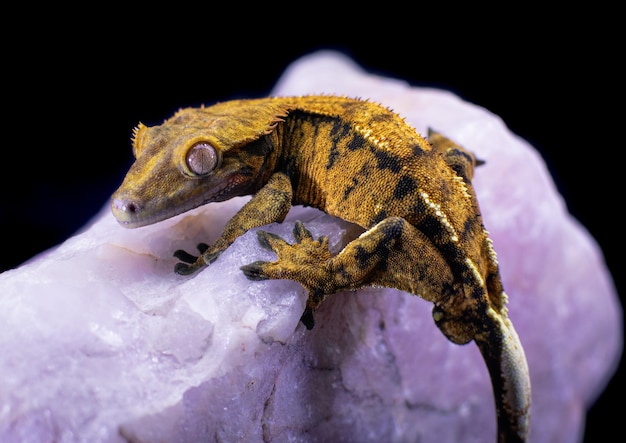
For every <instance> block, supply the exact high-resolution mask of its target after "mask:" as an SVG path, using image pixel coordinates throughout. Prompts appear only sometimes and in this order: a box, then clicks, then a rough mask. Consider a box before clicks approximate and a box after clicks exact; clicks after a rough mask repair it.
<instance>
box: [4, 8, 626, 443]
mask: <svg viewBox="0 0 626 443" xmlns="http://www.w3.org/2000/svg"><path fill="white" fill-rule="evenodd" d="M233 6H234V8H232V9H230V10H229V9H222V10H221V11H218V10H213V9H210V8H209V7H206V8H204V9H203V10H201V11H199V10H196V9H184V6H183V5H180V7H178V8H174V10H173V11H170V10H164V11H154V10H153V9H154V7H150V8H148V7H146V8H145V9H143V10H131V9H127V10H116V11H113V10H110V9H106V10H105V9H98V7H97V6H93V9H92V10H90V11H84V10H76V9H73V10H61V9H59V8H58V7H57V8H54V9H49V10H42V9H37V10H36V11H23V12H19V13H15V14H16V15H15V16H9V15H7V16H6V17H5V22H6V23H5V27H4V28H5V29H7V26H6V25H8V24H9V23H10V24H11V25H12V26H14V28H12V29H14V31H11V33H10V34H9V33H8V32H7V31H2V32H3V34H4V36H3V46H4V49H3V59H2V60H3V61H2V71H3V74H4V76H3V78H4V80H3V84H4V87H3V90H4V94H3V96H4V114H3V117H2V121H3V124H2V129H3V136H4V142H3V145H4V146H3V148H2V153H3V154H2V158H3V160H2V162H1V164H2V174H1V177H2V178H1V180H2V187H1V188H0V233H2V237H3V243H2V244H3V248H2V254H0V271H4V270H6V269H10V268H14V267H16V266H19V265H20V264H21V263H22V262H23V261H24V260H26V259H28V258H30V257H32V256H33V255H35V254H36V253H38V252H40V251H43V250H45V249H47V248H49V247H52V246H54V245H57V244H58V243H60V242H62V241H63V240H64V239H66V238H68V237H69V236H71V235H72V234H73V233H74V232H75V231H76V230H77V229H79V228H81V227H82V226H83V225H84V224H85V223H86V222H87V221H88V220H89V219H90V218H91V217H93V216H94V215H95V214H96V212H97V211H99V210H100V209H101V208H102V207H103V205H104V204H105V203H106V202H107V200H108V198H109V196H110V194H111V193H112V192H113V191H114V190H115V189H116V187H117V186H118V185H119V183H120V182H121V180H122V178H123V176H124V173H125V172H126V170H127V168H128V166H129V165H130V164H131V162H132V158H131V151H130V144H129V136H130V133H131V129H132V128H133V127H134V126H135V125H136V124H137V123H138V121H140V120H141V121H142V122H144V123H146V124H148V125H151V124H158V123H160V122H161V121H162V120H163V119H164V118H166V117H168V116H169V115H170V114H171V113H172V112H173V111H175V110H176V109H178V108H179V107H184V106H193V105H199V104H201V103H206V104H211V103H212V102H215V101H218V100H227V99H231V98H238V97H258V96H263V95H266V94H268V93H269V91H270V90H271V88H272V87H273V85H274V83H275V81H276V80H277V79H278V77H279V76H280V74H281V73H282V72H283V70H284V68H285V67H286V66H287V65H288V64H289V63H291V62H292V61H294V60H295V59H297V58H298V57H300V56H302V55H305V54H308V53H310V52H312V51H315V50H318V49H336V50H339V51H342V52H344V53H346V54H347V55H349V56H351V57H353V58H354V60H355V61H356V62H357V63H359V64H361V65H362V66H363V67H364V68H366V69H367V70H369V71H371V72H374V73H378V74H383V75H388V76H391V77H396V78H401V79H404V80H407V81H409V82H410V83H412V84H414V85H418V86H435V87H439V88H444V89H448V90H451V91H453V92H455V93H457V94H459V95H460V96H461V97H463V98H464V99H466V100H468V101H470V102H473V103H475V104H478V105H480V106H483V107H485V108H487V109H489V110H490V111H492V112H494V113H495V114H498V115H499V116H501V117H502V118H503V120H504V121H505V123H506V124H507V125H508V126H509V128H510V129H511V130H512V131H513V132H515V133H517V134H518V135H520V136H521V137H523V138H525V139H526V140H528V141H529V142H531V143H532V144H533V145H534V146H535V147H536V148H537V149H538V150H539V152H540V153H541V154H542V155H543V157H544V159H545V160H546V162H547V164H548V167H549V168H550V171H551V172H552V174H553V177H554V179H555V181H556V184H557V186H558V188H559V190H560V192H561V193H562V195H563V196H564V198H565V200H566V203H567V206H568V208H569V210H570V212H571V213H572V214H573V215H574V216H575V217H576V218H578V220H580V221H581V222H582V223H583V224H584V225H585V226H586V227H587V228H588V229H589V231H590V232H591V234H592V235H593V236H594V237H595V238H596V240H597V241H598V243H599V245H600V246H601V248H602V250H603V252H604V255H605V258H606V261H607V265H608V267H609V269H610V270H611V272H612V274H613V277H614V279H615V284H616V286H617V289H618V292H619V294H623V292H624V278H623V273H620V271H619V269H618V264H619V254H620V253H621V252H622V250H623V232H624V226H623V223H622V222H621V221H620V217H619V215H618V211H619V210H620V209H621V208H620V207H621V206H622V201H623V197H622V192H623V185H621V182H622V181H623V179H624V174H623V173H622V168H623V165H624V162H623V159H624V155H623V150H624V139H623V133H622V131H620V130H619V129H620V128H621V127H623V123H622V122H620V123H619V125H620V126H618V123H617V118H616V117H613V116H617V115H620V116H623V115H624V113H623V111H619V110H618V109H619V107H620V106H622V95H623V94H622V83H621V82H618V75H619V74H620V70H621V69H622V68H621V66H620V65H619V63H618V61H619V58H623V48H619V47H618V46H617V45H618V40H617V39H616V37H617V31H616V29H617V28H615V26H614V24H612V21H613V16H615V15H616V14H617V12H616V11H610V10H600V9H594V10H575V9H571V8H570V9H568V10H554V11H552V12H548V11H545V10H542V9H530V7H529V8H528V9H525V10H519V9H515V8H514V7H508V9H506V10H493V9H492V10H489V11H484V12H482V11H477V10H472V11H469V10H468V11H458V10H455V9H453V8H452V7H444V8H443V10H442V11H428V12H427V11H425V10H424V9H423V8H422V7H421V6H415V7H414V8H415V9H414V10H404V9H402V8H399V7H397V8H396V7H393V6H391V5H384V6H380V5H379V6H377V8H376V9H372V10H369V11H363V10H361V11H360V14H358V15H355V14H354V12H355V11H353V10H351V8H347V9H348V10H347V11H345V12H347V14H346V13H345V12H344V13H343V14H342V13H340V12H339V11H338V9H337V8H338V6H337V5H327V6H323V5H320V4H316V5H310V4H301V5H300V6H297V7H296V6H295V5H291V6H289V5H287V4H284V5H270V4H263V5H260V6H261V8H255V10H252V9H250V7H249V6H244V5H233ZM290 9H293V11H290ZM284 14H287V15H284ZM451 14H452V15H454V17H451V16H450V15H451ZM616 108H617V109H616ZM622 302H623V297H622ZM563 332H564V334H567V331H563ZM623 392H624V382H623V374H622V372H620V373H619V374H618V375H617V376H616V377H614V379H613V380H612V381H611V383H610V384H609V386H608V388H607V390H606V391H605V393H604V394H603V396H602V397H601V398H600V400H599V401H598V402H597V403H596V405H595V406H594V407H593V408H592V409H591V411H590V414H589V417H588V422H587V431H586V438H585V441H598V440H599V436H600V434H602V435H604V433H606V434H608V435H611V434H612V432H611V431H614V433H617V432H621V424H620V423H618V422H615V421H612V420H611V419H610V416H611V415H612V413H611V412H610V411H611V406H612V405H615V404H619V403H617V402H618V401H622V395H623ZM618 395H619V398H618Z"/></svg>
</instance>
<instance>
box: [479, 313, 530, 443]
mask: <svg viewBox="0 0 626 443" xmlns="http://www.w3.org/2000/svg"><path fill="white" fill-rule="evenodd" d="M492 313H493V311H492ZM493 314H494V315H490V316H489V318H490V319H491V323H492V324H491V325H490V326H492V327H489V328H487V330H486V331H485V332H484V333H482V334H480V335H479V336H478V337H476V338H475V342H476V344H477V345H478V348H479V349H480V353H481V354H482V356H483V359H484V360H485V363H486V365H487V368H488V370H489V375H490V377H491V385H492V387H493V394H494V397H495V403H496V413H497V417H498V440H497V441H498V442H499V443H512V442H516V443H517V442H527V441H528V432H529V427H530V376H529V372H528V363H527V362H526V355H525V353H524V348H523V347H522V344H521V342H520V339H519V337H518V335H517V332H516V331H515V328H514V327H513V324H512V323H511V321H510V320H509V319H508V318H507V317H501V316H500V315H498V314H495V313H493Z"/></svg>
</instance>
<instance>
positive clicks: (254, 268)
mask: <svg viewBox="0 0 626 443" xmlns="http://www.w3.org/2000/svg"><path fill="white" fill-rule="evenodd" d="M267 263H268V262H266V261H261V260H259V261H255V262H253V263H250V264H249V265H243V266H241V267H240V268H239V269H241V270H242V271H243V273H244V275H245V276H246V277H248V279H250V280H257V281H259V280H268V279H269V278H270V277H269V276H268V275H267V274H266V273H265V272H263V266H264V265H265V264H267Z"/></svg>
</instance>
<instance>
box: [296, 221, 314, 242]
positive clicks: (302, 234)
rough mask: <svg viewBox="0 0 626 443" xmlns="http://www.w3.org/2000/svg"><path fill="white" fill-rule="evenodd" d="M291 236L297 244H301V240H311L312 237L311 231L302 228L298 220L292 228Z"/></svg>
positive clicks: (302, 225) (302, 224)
mask: <svg viewBox="0 0 626 443" xmlns="http://www.w3.org/2000/svg"><path fill="white" fill-rule="evenodd" d="M293 236H294V237H295V238H296V241H297V242H298V243H302V240H305V239H307V240H312V239H313V235H311V231H309V230H308V229H307V228H305V227H304V223H302V222H301V221H300V220H298V221H296V224H295V226H294V227H293Z"/></svg>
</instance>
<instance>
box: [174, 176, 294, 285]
mask: <svg viewBox="0 0 626 443" xmlns="http://www.w3.org/2000/svg"><path fill="white" fill-rule="evenodd" d="M291 195H292V188H291V181H290V180H289V177H288V176H287V175H286V174H284V173H282V172H278V173H275V174H274V175H272V176H271V177H270V179H269V181H268V182H267V184H266V185H265V186H263V187H262V188H261V189H260V190H259V191H258V192H257V193H256V194H255V195H254V197H252V199H250V200H249V201H248V202H247V203H246V204H245V205H244V206H243V207H242V208H241V209H240V210H239V211H238V212H237V213H236V214H235V215H234V216H233V218H231V219H230V220H229V221H228V223H226V226H225V227H224V231H223V232H222V234H221V235H220V237H219V238H218V239H217V240H216V241H215V243H213V245H211V246H208V245H206V244H204V243H200V244H199V245H198V250H199V251H200V253H201V254H200V256H198V257H196V256H194V255H192V254H190V253H188V252H186V251H183V250H181V249H179V250H177V251H175V252H174V256H175V257H176V258H178V259H179V260H181V263H177V264H176V266H175V268H174V270H175V271H176V273H178V274H181V275H188V274H192V273H194V272H196V271H198V270H199V269H202V268H203V267H205V266H208V265H210V264H211V263H213V262H214V261H215V260H216V259H217V258H218V257H219V256H220V254H221V253H222V252H224V251H225V250H226V248H228V247H229V246H230V245H231V244H232V243H233V242H234V241H235V240H236V239H237V238H238V237H240V236H241V235H243V234H245V233H246V232H247V231H248V230H249V229H252V228H255V227H257V226H262V225H266V224H269V223H274V222H281V221H283V220H284V219H285V217H286V216H287V213H288V212H289V209H290V208H291Z"/></svg>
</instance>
